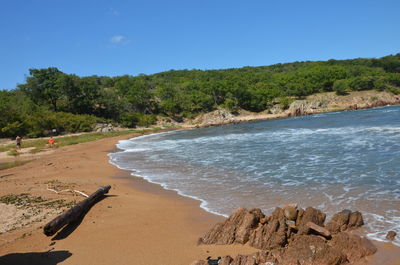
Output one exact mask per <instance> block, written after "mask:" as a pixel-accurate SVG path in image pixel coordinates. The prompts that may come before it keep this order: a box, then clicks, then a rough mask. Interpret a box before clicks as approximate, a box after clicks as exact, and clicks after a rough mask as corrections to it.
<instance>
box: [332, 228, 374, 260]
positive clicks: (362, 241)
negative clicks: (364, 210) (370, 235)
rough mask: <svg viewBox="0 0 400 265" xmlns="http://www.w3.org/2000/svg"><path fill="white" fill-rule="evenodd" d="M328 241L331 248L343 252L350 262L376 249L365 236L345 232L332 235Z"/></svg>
mask: <svg viewBox="0 0 400 265" xmlns="http://www.w3.org/2000/svg"><path fill="white" fill-rule="evenodd" d="M329 243H330V245H331V246H332V247H333V248H335V249H337V250H339V251H341V252H342V253H343V254H345V255H346V257H347V259H348V260H349V262H350V263H353V262H356V261H358V260H360V259H361V258H363V257H365V256H369V255H372V254H374V253H375V252H376V251H377V249H376V247H375V246H374V245H373V244H372V242H371V241H370V240H368V239H367V238H365V237H360V236H358V235H353V234H349V233H347V232H341V233H339V234H337V235H334V236H333V238H332V240H330V242H329Z"/></svg>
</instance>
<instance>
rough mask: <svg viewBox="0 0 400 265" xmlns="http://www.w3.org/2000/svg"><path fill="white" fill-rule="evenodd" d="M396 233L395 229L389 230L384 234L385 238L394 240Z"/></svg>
mask: <svg viewBox="0 0 400 265" xmlns="http://www.w3.org/2000/svg"><path fill="white" fill-rule="evenodd" d="M396 235H397V233H396V232H395V231H389V232H388V233H387V234H386V239H388V240H394V238H395V237H396Z"/></svg>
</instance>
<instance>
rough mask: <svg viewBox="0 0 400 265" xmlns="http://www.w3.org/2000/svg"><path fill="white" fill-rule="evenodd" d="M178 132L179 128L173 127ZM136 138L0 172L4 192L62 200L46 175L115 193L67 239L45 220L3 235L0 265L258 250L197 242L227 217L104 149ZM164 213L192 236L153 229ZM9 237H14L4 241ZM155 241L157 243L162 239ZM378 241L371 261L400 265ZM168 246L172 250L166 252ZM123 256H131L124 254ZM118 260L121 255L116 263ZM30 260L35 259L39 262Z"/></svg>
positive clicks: (156, 260) (172, 259) (70, 150)
mask: <svg viewBox="0 0 400 265" xmlns="http://www.w3.org/2000/svg"><path fill="white" fill-rule="evenodd" d="M313 114H317V113H313ZM282 118H285V117H282ZM252 121H257V120H252ZM244 122H245V121H244ZM220 125H225V124H220ZM185 129H194V128H182V129H179V130H185ZM175 130H176V129H174V130H172V131H175ZM135 136H138V135H137V134H133V135H123V136H118V137H112V138H105V139H101V140H97V141H93V142H87V143H82V144H78V145H74V146H68V147H62V148H60V149H58V150H56V151H55V152H54V153H52V154H43V155H40V157H37V158H36V159H35V160H34V161H32V162H30V163H28V164H26V165H23V166H19V167H16V168H10V169H6V170H3V172H4V173H3V172H2V175H7V174H9V173H12V174H13V175H12V176H10V177H7V178H9V179H6V178H4V179H0V181H1V183H0V197H1V196H3V195H4V194H6V193H7V192H10V191H12V189H8V188H9V187H11V186H12V185H10V182H15V184H17V185H20V186H21V185H25V186H27V185H29V184H30V186H29V187H28V188H29V189H30V190H29V191H33V193H36V194H38V195H43V196H45V197H51V198H58V197H59V196H57V195H54V194H49V193H48V192H46V191H43V190H39V189H38V188H37V187H35V186H37V185H38V184H37V182H40V183H39V185H41V184H43V182H44V181H45V180H49V179H50V180H52V179H57V180H58V179H61V180H62V181H71V180H74V181H76V182H78V184H79V187H80V188H81V187H82V188H84V189H85V191H93V190H94V189H95V188H96V187H97V185H98V184H101V185H103V184H104V185H106V184H110V183H111V184H112V188H111V191H110V195H112V196H111V197H108V198H106V199H105V200H103V201H102V202H100V203H98V204H97V205H95V206H94V207H93V208H92V210H91V211H90V212H89V213H88V214H87V216H86V217H85V219H84V220H83V222H82V224H81V225H80V226H79V227H78V228H77V229H76V231H74V232H73V233H72V234H70V235H69V236H68V237H67V238H65V239H63V240H57V241H51V239H50V238H46V237H45V236H44V235H43V234H42V232H41V228H40V227H41V226H43V225H44V224H45V222H44V221H43V222H41V223H37V224H33V225H30V226H27V227H24V228H20V229H17V230H14V231H11V232H8V233H5V234H0V264H1V265H2V264H5V263H2V259H1V256H3V255H7V254H9V253H21V252H23V253H24V252H29V253H32V252H34V253H39V254H40V255H39V254H38V255H33V256H29V258H30V259H32V258H33V260H37V261H40V262H41V263H40V264H54V263H50V261H52V260H53V259H57V258H60V257H58V256H55V257H52V256H51V257H50V258H49V257H44V258H43V257H42V256H43V255H44V253H48V251H50V252H49V253H52V252H57V251H65V250H67V251H69V252H70V253H71V254H72V256H71V257H68V258H66V259H65V260H64V261H63V262H62V264H83V263H84V262H85V261H86V262H92V261H93V260H92V259H91V256H92V255H98V256H96V258H95V260H96V263H97V264H112V263H114V264H128V263H132V264H160V262H163V264H174V265H176V264H190V263H191V262H192V261H194V260H196V259H204V258H205V257H207V256H213V257H214V256H222V255H226V254H230V255H232V256H235V255H236V254H250V253H252V251H253V252H255V250H254V249H251V248H249V247H246V246H237V245H235V246H209V245H206V246H197V245H196V243H197V241H196V238H198V237H200V236H202V235H203V234H204V232H206V231H207V230H209V229H211V227H213V226H214V224H215V223H216V222H219V221H221V220H223V219H224V218H223V217H221V216H217V215H215V214H213V213H210V212H207V211H206V210H204V209H202V208H201V207H200V202H199V200H196V199H195V198H190V197H188V196H183V195H180V194H179V193H178V192H177V191H175V190H168V189H165V188H163V187H162V186H161V185H160V184H156V183H151V182H149V181H147V180H146V179H144V178H142V177H137V176H136V177H135V176H134V174H133V175H132V174H131V173H132V171H131V170H125V169H118V168H117V167H116V166H115V165H113V164H111V163H110V159H109V157H108V155H107V154H109V153H111V152H115V151H116V150H117V147H116V144H117V142H118V141H119V140H124V139H130V138H133V137H135ZM71 154H72V158H73V159H72V160H73V161H70V160H71V159H70V158H69V157H70V156H71ZM88 154H89V155H88ZM74 155H76V156H77V157H73V156H74ZM54 159H56V160H57V159H59V160H58V162H57V161H56V162H54V161H53V160H54ZM80 160H82V161H80ZM89 162H90V163H89ZM51 163H53V164H52V165H50V167H53V165H57V166H59V164H60V163H61V164H63V168H64V169H65V168H68V167H72V168H75V167H76V171H75V172H74V174H75V175H74V174H72V175H71V174H66V175H65V176H61V177H60V176H58V175H59V173H58V172H59V169H57V168H55V170H53V171H52V172H51V173H53V174H54V175H57V176H56V177H54V175H53V176H49V172H44V171H43V167H47V165H48V164H51ZM95 167H98V168H97V169H95V172H96V173H97V174H93V173H91V171H92V169H93V168H95ZM29 170H30V171H31V172H32V171H33V172H34V173H32V174H30V173H29V172H27V171H29ZM56 173H57V174H56ZM76 174H78V176H76ZM82 174H89V176H85V175H82ZM33 175H34V176H33ZM61 175H63V174H61ZM79 177H81V178H82V179H81V180H78V178H79ZM5 180H7V181H5ZM21 182H24V184H21ZM4 183H7V184H6V186H7V187H4V185H3V184H4ZM20 191H21V188H20V187H18V188H16V189H14V190H13V192H16V193H18V192H20ZM130 193H134V196H133V195H132V196H133V197H134V198H135V199H137V200H139V201H140V203H141V204H140V207H137V208H135V209H134V210H132V209H129V207H128V206H129V203H133V204H135V203H137V201H135V200H132V198H127V197H130V196H128V194H130ZM114 195H117V197H113V196H114ZM120 198H121V199H120ZM80 199H81V198H79V200H80ZM148 199H151V200H150V201H152V203H151V204H150V205H151V207H154V208H152V210H154V209H155V210H156V211H160V212H161V214H160V215H157V216H153V217H151V218H150V219H152V220H154V219H155V220H157V221H155V222H154V223H151V222H148V219H149V218H148V216H149V215H150V214H149V213H150V212H151V211H150V212H149V211H146V212H140V211H141V210H142V211H143V210H145V209H146V207H149V202H148ZM157 204H161V205H162V206H163V207H166V208H168V209H167V210H166V209H165V208H163V207H160V205H157ZM109 206H111V208H109ZM277 206H279V205H277ZM118 207H121V208H123V209H124V210H128V211H129V213H131V214H132V216H136V214H137V213H138V212H139V216H140V218H142V219H140V222H138V223H136V224H137V225H139V227H140V228H141V229H133V228H132V227H131V226H132V224H131V223H130V221H127V220H126V219H128V220H129V219H130V218H131V216H129V215H128V214H127V213H124V212H123V211H120V210H118V213H119V214H121V215H123V216H119V215H115V214H114V213H113V212H112V210H113V209H116V208H118ZM170 209H175V211H173V213H174V214H175V215H176V216H173V217H170V216H168V215H170V211H168V210H170ZM138 210H139V211H138ZM166 216H168V217H166ZM53 217H54V216H53ZM98 218H101V219H98ZM103 218H104V220H103ZM163 218H167V219H168V226H167V227H169V228H170V229H172V230H173V231H174V232H175V233H182V232H183V231H182V230H184V231H186V233H187V235H188V237H189V238H185V237H182V236H178V237H177V238H175V235H176V234H175V233H172V234H173V235H174V237H173V238H169V239H166V238H165V237H164V236H165V234H164V233H165V232H164V231H163V230H164V229H161V230H157V231H158V233H159V234H161V236H160V235H154V231H153V229H154V228H155V227H157V226H158V225H159V224H160V223H159V222H158V221H159V219H161V220H163ZM170 218H172V219H170ZM108 219H112V220H113V221H112V222H109V220H108ZM177 219H178V220H177ZM49 220H51V218H50V219H47V220H46V221H49ZM119 222H121V223H119ZM99 223H100V224H99ZM103 223H104V224H103ZM177 223H178V225H177ZM91 226H100V227H95V229H93V228H92V227H91ZM110 227H111V228H112V229H116V230H115V231H114V233H110V232H107V233H106V234H105V235H101V234H98V232H103V230H108V229H110ZM158 228H159V227H158ZM141 230H145V231H141ZM142 232H143V233H144V234H145V235H146V236H150V237H152V236H153V238H151V239H150V240H149V241H152V240H153V241H156V242H149V241H147V240H145V241H146V242H145V244H143V242H134V243H131V240H130V238H127V237H128V235H127V234H135V233H142ZM24 234H28V236H24ZM93 237H94V238H95V239H97V240H99V241H98V243H95V246H96V247H97V248H98V250H95V249H92V247H88V246H85V244H86V242H89V240H90V242H91V239H92V238H93ZM109 239H112V240H113V241H115V242H117V241H121V242H118V243H117V245H118V247H115V246H112V243H113V242H108V241H109ZM171 240H173V241H177V242H175V243H174V244H173V246H170V245H171V242H170V241H171ZM7 241H9V242H8V243H5V242H7ZM157 241H160V243H159V242H157ZM178 241H179V242H178ZM52 242H56V244H55V245H51V244H52ZM373 242H374V244H375V245H377V246H378V249H379V250H378V253H376V254H375V255H373V256H371V257H369V259H368V264H371V265H372V264H373V265H378V264H391V265H395V264H398V263H396V261H397V260H400V253H399V251H398V250H399V249H400V248H399V247H398V246H395V245H394V244H391V243H387V242H379V241H375V240H374V241H373ZM110 244H111V245H110ZM144 245H145V246H146V247H148V248H149V249H148V250H147V251H146V250H143V248H144V247H145V246H144ZM160 245H162V246H163V247H162V248H161V247H160ZM108 248H110V249H108ZM164 248H165V249H167V250H165V249H164ZM182 248H184V249H185V252H186V253H185V256H184V257H180V256H179V253H180V252H181V250H182ZM171 249H172V252H171ZM129 251H139V252H140V253H141V257H143V258H140V259H139V258H138V257H137V256H136V255H133V254H132V253H130V254H127V253H126V252H129ZM174 251H175V252H174ZM155 252H156V253H157V256H156V257H155V254H154V253H155ZM168 252H170V253H168ZM25 254H26V253H25ZM171 254H173V255H171ZM121 255H126V256H125V257H119V256H121ZM19 258H20V259H19V260H18V261H22V263H21V262H19V263H16V264H29V263H23V262H24V260H23V259H24V258H23V257H22V260H21V257H19ZM116 258H118V260H117V261H116ZM147 258H148V259H151V258H153V260H147ZM176 258H177V259H176ZM132 260H134V261H135V262H132ZM382 262H385V263H382ZM30 264H35V262H33V263H30ZM37 264H39V263H37Z"/></svg>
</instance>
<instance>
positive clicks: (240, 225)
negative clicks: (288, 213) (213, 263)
mask: <svg viewBox="0 0 400 265" xmlns="http://www.w3.org/2000/svg"><path fill="white" fill-rule="evenodd" d="M264 217H265V215H264V214H263V213H262V212H261V210H260V209H252V210H247V209H245V208H239V209H237V210H236V211H235V212H234V213H233V214H232V215H231V216H230V217H229V218H228V219H227V220H226V221H225V222H224V223H223V224H222V223H219V224H217V225H215V226H214V228H213V229H212V230H211V231H210V232H208V233H207V234H206V235H204V236H203V237H202V238H201V240H200V242H201V243H203V244H233V243H239V244H246V242H247V241H248V240H249V237H250V234H251V233H252V232H253V230H254V229H255V228H256V227H257V226H258V224H259V222H260V219H261V218H264Z"/></svg>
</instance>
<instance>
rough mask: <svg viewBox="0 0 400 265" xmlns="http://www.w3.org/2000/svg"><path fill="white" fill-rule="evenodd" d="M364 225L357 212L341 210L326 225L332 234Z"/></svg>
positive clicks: (360, 215)
mask: <svg viewBox="0 0 400 265" xmlns="http://www.w3.org/2000/svg"><path fill="white" fill-rule="evenodd" d="M363 224H364V221H363V217H362V214H361V213H360V212H358V211H356V212H352V211H350V210H343V211H341V212H339V213H337V214H335V215H334V216H333V217H332V219H331V220H330V221H329V222H328V223H327V224H326V226H325V227H326V229H328V230H329V231H330V232H331V233H332V234H337V233H339V232H343V231H346V230H348V229H354V228H357V227H360V226H362V225H363Z"/></svg>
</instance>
